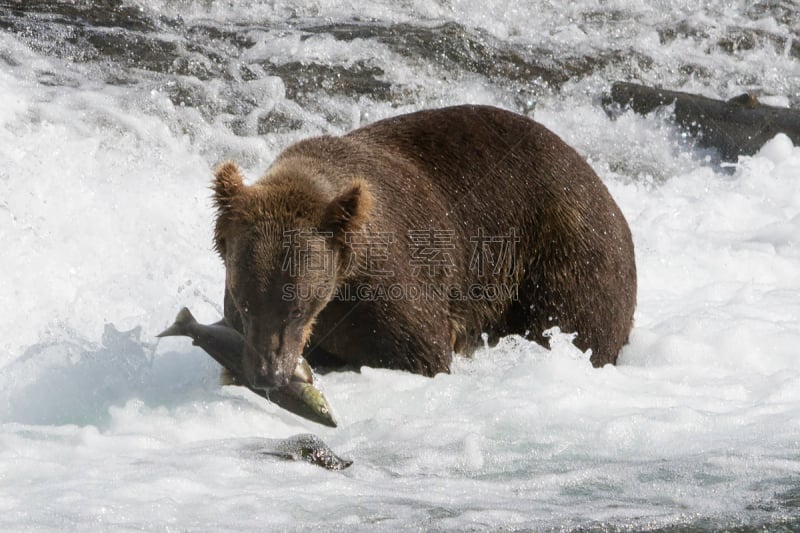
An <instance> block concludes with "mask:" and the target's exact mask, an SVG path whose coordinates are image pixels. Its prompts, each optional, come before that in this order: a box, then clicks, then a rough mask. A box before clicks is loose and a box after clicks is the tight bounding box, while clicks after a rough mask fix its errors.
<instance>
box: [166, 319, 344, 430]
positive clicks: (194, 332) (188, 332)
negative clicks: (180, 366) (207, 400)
mask: <svg viewBox="0 0 800 533" xmlns="http://www.w3.org/2000/svg"><path fill="white" fill-rule="evenodd" d="M175 336H182V337H189V338H191V339H192V344H194V345H195V346H199V347H200V348H202V349H203V350H205V352H206V353H208V355H210V356H211V357H212V358H213V359H214V360H215V361H217V362H218V363H219V364H221V365H222V366H223V367H224V368H226V369H227V370H228V371H229V372H231V373H232V374H233V376H234V377H237V378H238V377H239V376H242V375H243V371H242V367H241V365H242V362H241V361H242V358H241V354H242V351H243V350H244V337H242V335H241V334H240V333H239V332H238V331H236V330H235V329H233V328H230V327H228V326H226V325H225V324H223V323H216V324H209V325H207V324H200V323H199V322H197V320H195V318H194V316H192V313H191V312H190V311H189V309H187V308H186V307H184V308H183V309H181V310H180V311H179V312H178V315H177V317H176V318H175V322H174V323H173V324H172V325H171V326H170V327H168V328H167V329H165V330H164V331H162V332H161V333H159V334H158V335H157V337H175ZM237 382H239V383H240V384H243V382H242V380H241V379H237ZM245 386H246V385H245ZM248 388H249V389H250V390H252V391H253V392H255V393H256V394H258V395H259V396H261V397H263V398H267V399H269V400H270V401H272V402H273V403H275V404H276V405H278V406H280V407H282V408H283V409H286V410H287V411H289V412H292V413H294V414H296V415H298V416H302V417H303V418H306V419H308V420H312V421H314V422H317V423H319V424H323V425H326V426H329V427H336V425H337V424H336V418H335V417H334V415H333V411H332V410H331V407H330V404H329V403H328V400H327V399H326V398H325V395H324V394H322V391H320V390H319V389H318V388H317V387H316V386H315V385H314V374H313V373H312V371H311V367H310V366H309V365H308V362H307V361H306V360H305V359H304V358H303V357H302V356H300V359H299V361H298V362H297V367H296V368H295V371H294V374H293V375H292V379H291V381H290V382H289V384H288V385H286V386H284V387H278V388H275V389H271V390H269V391H265V390H261V389H254V388H252V387H248Z"/></svg>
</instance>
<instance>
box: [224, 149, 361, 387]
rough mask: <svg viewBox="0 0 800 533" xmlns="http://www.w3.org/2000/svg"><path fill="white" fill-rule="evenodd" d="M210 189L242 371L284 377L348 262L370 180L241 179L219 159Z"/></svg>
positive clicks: (264, 381) (281, 381)
mask: <svg viewBox="0 0 800 533" xmlns="http://www.w3.org/2000/svg"><path fill="white" fill-rule="evenodd" d="M213 190H214V202H215V204H216V207H217V219H216V228H215V235H214V241H215V247H216V249H217V251H218V253H219V254H220V256H221V257H222V260H223V261H224V263H225V272H226V280H225V285H226V290H227V294H228V297H230V298H231V299H232V300H233V303H234V305H235V308H236V310H237V311H238V314H239V315H240V317H241V320H242V329H243V334H244V338H245V349H244V353H243V354H242V358H243V360H242V363H243V364H242V368H243V372H244V376H243V377H244V379H246V380H247V381H248V382H249V385H250V386H251V387H253V388H258V389H267V388H270V387H276V386H281V385H285V384H287V383H288V382H289V380H290V379H291V377H292V374H293V372H294V369H295V367H296V365H297V361H298V358H299V357H300V355H301V354H302V352H303V349H304V347H305V346H306V344H307V343H308V341H309V339H310V337H311V331H312V328H313V326H314V321H315V320H316V317H317V316H318V315H319V313H320V311H322V309H323V308H324V307H325V306H326V305H327V304H328V303H329V302H330V301H331V299H332V298H333V297H334V294H335V291H336V288H337V286H339V284H340V283H342V281H343V280H344V279H345V278H346V277H347V275H348V272H349V269H350V266H349V265H350V264H352V263H353V261H351V256H350V254H352V250H351V249H350V246H349V245H348V243H349V241H350V239H349V237H348V236H349V235H350V234H352V233H354V232H357V231H359V230H360V229H361V228H362V227H363V225H364V224H365V223H366V221H367V218H368V216H369V212H370V208H371V204H372V196H371V194H370V192H369V188H368V185H367V183H366V182H365V181H364V180H361V179H354V180H352V182H350V183H348V184H347V186H345V187H343V190H338V191H337V190H335V189H334V188H333V187H332V186H331V185H330V184H329V183H328V182H326V181H324V180H320V179H317V178H315V177H314V176H313V175H311V176H309V175H306V174H304V173H303V172H302V171H300V172H298V171H295V170H292V171H289V172H283V173H277V174H276V173H273V175H272V176H271V178H270V179H268V180H262V181H261V182H258V183H256V184H254V185H252V186H247V185H245V184H244V183H243V181H242V175H241V173H240V172H239V169H238V167H237V166H236V165H235V164H233V163H224V164H223V165H222V166H220V167H219V168H218V169H217V171H216V176H215V180H214V185H213Z"/></svg>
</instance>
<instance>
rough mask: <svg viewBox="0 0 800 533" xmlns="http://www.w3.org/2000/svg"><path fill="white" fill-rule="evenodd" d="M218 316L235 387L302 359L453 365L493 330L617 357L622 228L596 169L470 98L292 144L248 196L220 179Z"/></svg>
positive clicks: (261, 384)
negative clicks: (568, 339)
mask: <svg viewBox="0 0 800 533" xmlns="http://www.w3.org/2000/svg"><path fill="white" fill-rule="evenodd" d="M213 189H214V199H215V203H216V207H217V219H216V229H215V244H216V249H217V251H218V252H219V254H220V255H221V257H222V259H223V261H224V263H225V269H226V284H225V288H226V291H225V321H226V322H227V323H228V324H229V325H230V326H231V327H234V328H236V329H237V330H239V331H240V332H241V333H242V334H243V335H244V337H245V346H246V347H245V350H244V353H243V355H242V357H243V365H242V368H243V369H244V370H243V373H244V375H243V376H234V378H238V380H241V382H243V383H248V384H250V385H251V386H252V387H254V388H270V387H274V386H279V385H282V384H286V383H287V382H288V381H289V379H290V377H291V375H292V372H293V370H294V368H295V365H296V363H297V361H298V358H299V356H300V355H304V356H305V357H306V358H307V359H308V360H309V362H310V363H311V364H312V365H314V364H319V363H320V362H326V363H328V364H330V363H331V362H332V361H337V362H340V363H342V364H349V365H356V366H360V365H367V366H372V367H384V368H395V369H403V370H407V371H410V372H415V373H418V374H423V375H426V376H433V375H434V374H436V373H438V372H448V371H449V368H450V362H451V359H452V356H453V353H462V354H467V355H468V354H470V353H471V352H472V351H474V350H475V348H476V347H480V346H483V345H484V344H485V343H488V344H489V345H493V344H495V343H496V342H497V341H498V339H499V338H500V337H501V336H504V335H509V334H519V335H524V336H526V337H527V338H530V339H533V340H535V341H536V342H538V343H540V344H544V345H546V342H545V341H546V339H545V337H544V335H543V332H544V331H545V330H547V329H549V328H551V327H553V326H558V327H560V329H561V330H562V331H564V332H575V333H577V337H576V338H575V341H574V342H575V345H576V346H578V347H579V348H581V349H582V350H586V349H591V362H592V363H593V364H594V365H595V366H601V365H604V364H607V363H612V364H613V363H615V362H616V359H617V355H618V353H619V351H620V349H621V347H622V346H623V344H624V343H625V342H626V341H627V337H628V334H629V332H630V329H631V327H632V321H633V312H634V308H635V306H636V266H635V260H634V252H633V242H632V240H631V233H630V230H629V228H628V225H627V223H626V221H625V218H624V217H623V215H622V213H621V212H620V210H619V208H618V207H617V205H616V204H615V202H614V200H613V199H612V198H611V195H610V194H609V192H608V190H607V189H606V187H605V186H604V185H603V183H602V182H601V181H600V179H599V178H598V177H597V175H596V174H595V173H594V171H593V170H592V169H591V167H590V166H589V165H588V164H587V163H586V162H585V161H584V160H583V159H582V158H581V157H580V156H579V155H578V153H577V152H575V150H573V149H572V148H571V147H569V146H568V145H567V144H566V143H564V141H562V140H561V139H560V138H559V137H558V136H556V135H555V134H554V133H552V132H551V131H549V130H548V129H546V128H545V127H544V126H542V125H540V124H538V123H537V122H534V121H533V120H531V119H529V118H527V117H524V116H520V115H517V114H515V113H512V112H509V111H504V110H501V109H497V108H494V107H488V106H476V105H463V106H457V107H448V108H443V109H434V110H426V111H420V112H416V113H411V114H407V115H402V116H397V117H394V118H389V119H385V120H381V121H379V122H376V123H374V124H371V125H368V126H365V127H363V128H360V129H357V130H355V131H352V132H350V133H348V134H346V135H344V136H341V137H333V136H323V137H317V138H312V139H307V140H304V141H301V142H298V143H296V144H294V145H292V146H290V147H289V148H287V149H286V150H285V151H284V152H283V153H281V154H280V155H279V156H278V158H277V159H276V160H275V161H274V163H273V164H272V166H271V167H270V168H269V169H268V170H267V173H266V174H265V175H264V177H262V178H261V179H260V180H258V181H257V182H256V183H254V184H253V185H252V186H246V185H244V184H243V181H242V176H241V174H240V172H239V170H238V168H237V166H236V165H235V164H233V163H230V162H228V163H224V164H223V165H221V166H220V167H219V168H218V169H217V172H216V179H215V181H214V185H213Z"/></svg>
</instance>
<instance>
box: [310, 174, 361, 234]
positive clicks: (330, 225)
mask: <svg viewBox="0 0 800 533" xmlns="http://www.w3.org/2000/svg"><path fill="white" fill-rule="evenodd" d="M372 203H373V201H372V193H371V192H370V191H369V185H367V182H366V181H365V180H363V179H355V180H353V183H352V184H351V185H350V187H349V188H348V189H347V190H345V191H344V192H343V193H341V194H339V195H338V196H337V197H336V198H334V199H333V200H331V202H330V203H329V204H328V205H327V206H326V207H325V213H324V214H323V215H322V224H320V229H321V230H322V231H329V232H332V233H333V235H334V237H335V238H337V239H339V240H343V239H344V236H345V234H347V233H350V232H354V231H358V230H359V229H361V227H362V226H363V225H364V224H365V223H366V222H367V220H368V219H369V215H370V211H371V210H372Z"/></svg>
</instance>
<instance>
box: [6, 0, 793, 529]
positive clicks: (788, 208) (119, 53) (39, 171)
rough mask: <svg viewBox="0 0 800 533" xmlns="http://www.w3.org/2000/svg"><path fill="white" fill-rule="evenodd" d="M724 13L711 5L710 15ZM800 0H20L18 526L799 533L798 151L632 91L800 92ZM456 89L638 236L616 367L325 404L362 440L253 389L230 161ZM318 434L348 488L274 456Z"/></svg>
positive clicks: (541, 372)
mask: <svg viewBox="0 0 800 533" xmlns="http://www.w3.org/2000/svg"><path fill="white" fill-rule="evenodd" d="M698 9H700V10H699V11H698ZM798 28H800V6H798V4H797V3H796V2H793V1H781V0H770V1H764V2H749V1H734V0H728V1H711V2H704V3H703V7H702V8H698V7H697V3H696V2H689V1H685V0H645V1H642V2H635V3H633V2H622V1H614V0H580V1H578V2H572V3H567V2H548V1H542V2H513V1H499V2H492V3H487V2H480V1H476V0H463V1H460V0H424V1H423V0H406V1H402V2H394V1H389V0H385V1H382V2H376V1H372V2H366V3H365V2H332V1H328V0H318V1H315V2H310V3H304V2H292V1H289V0H286V1H282V0H277V1H273V2H257V1H254V0H243V1H236V2H233V1H218V0H103V1H99V2H89V1H83V0H74V1H63V2H56V1H29V0H22V1H15V0H12V1H9V0H0V98H2V101H0V250H2V253H0V279H2V281H0V301H2V302H3V304H4V306H3V309H4V310H3V311H2V315H0V316H1V317H2V320H0V324H2V326H0V529H4V530H51V531H65V530H81V531H85V530H97V531H108V530H141V529H144V530H162V531H172V530H181V531H184V530H188V531H242V530H272V529H280V530H305V529H318V530H332V529H337V530H363V531H373V530H383V531H397V530H466V529H479V530H482V529H490V530H574V529H582V530H598V531H617V530H622V531H629V530H660V531H679V530H680V531H683V530H686V529H693V530H698V531H703V530H718V529H721V528H731V529H735V530H736V531H747V530H749V529H750V528H759V527H761V526H765V525H766V526H767V527H768V528H769V529H770V530H781V529H783V530H787V531H789V530H795V529H794V528H798V527H800V518H799V517H800V348H798V346H800V325H798V324H799V323H800V247H798V236H799V235H800V181H799V179H800V148H798V147H794V146H792V144H791V142H790V141H789V140H788V139H787V138H786V137H781V136H778V137H776V138H775V139H773V140H772V141H770V142H769V143H767V145H765V146H764V148H762V149H761V151H760V152H759V153H758V154H756V155H754V156H753V157H743V158H740V159H739V161H738V162H736V163H733V164H725V163H720V162H719V159H718V158H717V157H716V155H715V154H714V153H713V151H710V150H706V149H701V148H699V147H697V146H696V145H695V141H694V140H693V139H691V138H689V137H686V136H685V135H683V134H682V133H681V132H680V131H679V130H678V129H677V128H676V127H675V126H674V125H673V124H672V122H671V121H670V118H669V113H668V112H656V113H654V114H653V115H651V116H646V117H641V116H636V115H634V114H632V113H630V112H627V113H626V112H623V113H621V114H620V115H619V116H617V117H615V118H614V119H613V120H612V119H611V118H609V116H608V115H607V114H606V113H605V112H604V111H603V109H602V107H601V106H600V99H601V96H602V94H603V93H604V92H605V91H608V89H609V88H610V85H611V83H612V82H614V81H617V80H629V81H637V82H641V83H645V84H650V85H661V86H663V87H666V88H670V89H677V90H687V91H692V92H697V93H701V94H704V95H707V96H712V97H718V98H730V97H733V96H736V95H738V94H741V93H742V92H745V91H755V92H758V93H759V94H761V95H763V96H762V98H763V99H764V100H765V101H767V102H769V103H772V104H775V105H782V106H787V105H793V106H798V105H800V31H799V30H798ZM458 103H482V104H492V105H497V106H501V107H505V108H508V109H512V110H515V111H517V112H520V113H527V114H529V115H531V116H533V117H534V118H536V119H537V120H539V121H540V122H542V123H544V124H545V125H546V126H548V127H550V128H551V129H553V130H554V131H556V132H557V133H558V134H559V135H561V136H562V137H563V138H564V139H565V140H567V142H569V143H570V144H572V145H573V146H575V147H576V148H577V150H578V151H579V152H580V153H581V154H582V155H584V156H585V157H586V158H587V159H588V161H589V162H590V164H591V165H592V166H593V167H594V168H595V169H596V171H597V172H598V174H599V175H600V176H601V178H602V179H603V181H604V182H605V183H606V185H607V186H608V188H609V190H610V191H611V193H612V195H613V196H614V198H615V199H616V200H617V202H618V203H619V204H620V206H621V208H622V210H623V212H624V213H625V215H626V217H627V219H628V221H629V223H630V225H631V229H632V232H633V236H634V242H635V245H636V253H637V264H638V270H639V304H638V308H637V312H636V317H635V318H636V325H635V329H634V331H633V333H632V336H631V342H630V344H629V345H628V346H626V347H625V348H624V350H623V352H622V354H621V356H620V359H619V364H618V365H617V366H616V367H606V368H603V369H593V368H592V367H591V365H590V363H589V359H588V354H583V353H581V352H580V351H578V350H577V349H576V348H574V347H573V346H572V344H571V343H570V338H569V336H567V335H556V336H555V337H554V338H553V342H552V350H551V351H546V350H544V349H542V348H540V347H538V346H536V345H535V344H531V343H529V342H527V341H524V340H521V339H518V338H509V339H506V340H505V341H503V342H501V344H500V345H498V346H497V347H495V348H492V349H486V350H482V351H479V353H477V354H476V355H475V357H474V358H473V359H462V358H459V359H457V360H456V362H455V364H454V369H453V373H452V374H450V375H440V376H437V377H436V378H434V379H425V378H421V377H418V376H413V375H409V374H405V373H401V372H393V371H387V370H376V369H369V368H364V369H362V371H361V372H360V373H355V372H351V373H339V374H328V375H325V376H322V377H321V378H320V380H321V384H322V387H323V388H324V390H325V392H326V394H327V396H328V397H329V399H330V400H331V402H332V404H333V405H334V408H335V409H336V412H337V415H338V418H339V420H340V426H339V428H336V429H329V428H324V427H321V426H317V425H314V424H313V423H310V422H306V421H304V420H302V419H299V418H297V417H295V416H293V415H291V414H289V413H286V412H285V411H281V410H280V409H277V408H275V407H274V406H272V405H270V404H267V403H265V402H264V401H262V400H260V399H258V398H256V397H255V396H253V395H252V394H250V393H248V392H247V391H243V390H239V389H237V388H235V387H223V388H221V387H220V386H219V385H218V383H217V371H218V369H217V367H216V366H215V364H214V363H213V361H211V359H210V358H208V357H207V356H205V355H204V354H203V353H202V352H201V351H199V350H198V349H196V348H193V347H191V346H190V344H189V341H188V340H185V339H165V340H163V341H161V342H160V343H156V342H155V339H154V334H156V333H157V332H158V331H160V330H161V329H163V328H164V327H165V326H166V325H167V324H169V323H170V322H171V320H172V318H173V317H174V314H175V312H176V311H177V310H178V309H179V308H180V307H181V306H184V305H186V306H189V307H190V308H191V309H192V310H193V311H194V312H195V314H196V316H197V317H198V319H201V320H202V321H207V322H211V321H214V320H216V319H218V318H219V316H220V315H221V299H222V286H223V280H224V272H223V269H222V266H221V264H220V262H219V261H218V259H217V258H216V257H215V255H214V253H213V250H212V246H211V233H212V232H211V227H212V215H213V210H212V207H211V204H210V200H209V190H208V185H209V183H210V178H211V169H212V168H213V167H214V166H215V165H216V164H217V163H219V162H220V161H222V160H225V159H235V160H237V161H238V162H240V164H241V165H242V166H243V168H244V169H245V171H246V173H247V176H248V179H249V180H253V179H256V178H257V176H258V175H259V173H260V172H262V171H263V169H264V168H265V167H266V166H267V165H268V164H269V162H270V161H271V160H272V159H273V158H274V157H275V156H276V155H277V154H278V153H279V152H280V150H281V149H283V148H284V147H286V146H287V145H289V144H290V143H291V142H293V141H295V140H298V139H301V138H304V137H308V136H312V135H317V134H323V133H332V134H338V133H343V132H345V131H348V130H349V129H352V128H354V127H357V126H359V125H362V124H366V123H368V122H371V121H373V120H377V119H380V118H384V117H388V116H392V115H396V114H400V113H403V112H408V111H413V110H417V109H422V108H428V107H436V106H442V105H450V104H458ZM304 432H314V433H316V434H317V435H319V436H320V437H321V438H322V439H323V440H325V442H327V443H328V444H329V445H330V446H331V447H332V448H333V449H334V450H335V451H336V453H338V454H339V455H341V456H344V457H347V458H351V459H353V460H354V465H353V466H352V467H351V468H349V469H347V470H345V471H342V472H328V471H325V470H323V469H319V468H316V467H314V466H312V465H309V464H307V463H303V462H298V463H293V462H284V461H281V460H279V459H277V458H274V457H267V456H263V455H260V454H256V453H253V451H252V450H253V446H254V442H256V443H257V441H254V439H259V438H264V439H278V438H285V437H289V436H291V435H294V434H297V433H304Z"/></svg>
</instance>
